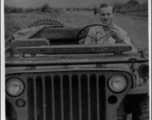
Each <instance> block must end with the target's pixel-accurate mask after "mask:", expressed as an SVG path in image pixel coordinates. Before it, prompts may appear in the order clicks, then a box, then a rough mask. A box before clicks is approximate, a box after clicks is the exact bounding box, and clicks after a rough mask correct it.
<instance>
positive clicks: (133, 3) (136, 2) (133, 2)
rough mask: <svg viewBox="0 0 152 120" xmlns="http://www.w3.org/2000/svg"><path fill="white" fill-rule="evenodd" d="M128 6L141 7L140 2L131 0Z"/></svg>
mask: <svg viewBox="0 0 152 120" xmlns="http://www.w3.org/2000/svg"><path fill="white" fill-rule="evenodd" d="M127 4H130V5H139V2H138V1H137V0H129V1H128V2H127Z"/></svg>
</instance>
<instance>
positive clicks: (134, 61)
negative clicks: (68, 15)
mask: <svg viewBox="0 0 152 120" xmlns="http://www.w3.org/2000/svg"><path fill="white" fill-rule="evenodd" d="M96 25H101V26H105V25H103V24H93V25H88V26H85V27H70V26H64V25H63V24H61V23H60V22H58V21H55V20H49V19H46V20H40V21H36V22H34V23H33V24H32V25H31V26H29V27H28V28H26V29H24V30H20V31H18V32H17V33H15V34H14V35H13V37H12V38H10V39H8V40H6V63H5V66H6V83H5V84H6V119H7V120H128V119H132V120H149V108H148V106H149V95H148V90H149V88H148V86H149V85H148V80H149V74H148V73H149V65H148V56H147V54H146V51H144V50H138V53H132V52H131V50H132V47H131V46H130V45H126V44H115V45H84V44H83V43H84V39H85V37H86V35H87V33H88V30H89V29H90V27H92V26H96ZM107 27H108V26H107Z"/></svg>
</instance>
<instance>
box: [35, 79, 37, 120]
mask: <svg viewBox="0 0 152 120" xmlns="http://www.w3.org/2000/svg"><path fill="white" fill-rule="evenodd" d="M36 94H37V92H36V78H34V110H35V112H34V118H35V119H37V99H36Z"/></svg>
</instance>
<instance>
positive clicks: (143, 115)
mask: <svg viewBox="0 0 152 120" xmlns="http://www.w3.org/2000/svg"><path fill="white" fill-rule="evenodd" d="M148 99H149V98H148V95H142V96H141V99H140V100H139V101H138V106H137V108H133V109H134V111H133V117H132V120H149V100H148Z"/></svg>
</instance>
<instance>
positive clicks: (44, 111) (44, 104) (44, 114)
mask: <svg viewBox="0 0 152 120" xmlns="http://www.w3.org/2000/svg"><path fill="white" fill-rule="evenodd" d="M42 86H43V89H42V93H43V94H42V96H43V120H46V100H45V99H46V96H45V80H44V78H43V77H42Z"/></svg>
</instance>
